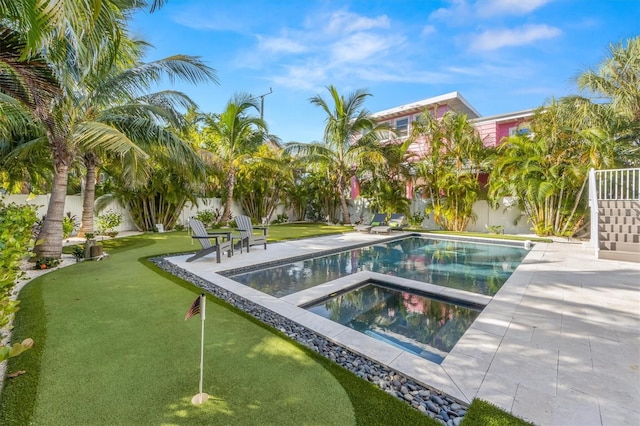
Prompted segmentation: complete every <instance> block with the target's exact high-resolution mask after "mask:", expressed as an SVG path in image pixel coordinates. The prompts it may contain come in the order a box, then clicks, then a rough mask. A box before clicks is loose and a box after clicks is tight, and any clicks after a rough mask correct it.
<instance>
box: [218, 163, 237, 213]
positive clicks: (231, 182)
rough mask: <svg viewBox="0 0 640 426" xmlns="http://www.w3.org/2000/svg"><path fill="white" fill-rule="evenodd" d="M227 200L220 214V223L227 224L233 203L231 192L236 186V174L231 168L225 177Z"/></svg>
mask: <svg viewBox="0 0 640 426" xmlns="http://www.w3.org/2000/svg"><path fill="white" fill-rule="evenodd" d="M226 185H227V199H226V200H225V202H224V211H223V212H222V218H220V222H227V221H228V220H229V219H230V218H231V205H232V203H233V190H234V188H235V186H236V172H235V170H234V169H233V167H232V168H230V169H229V175H228V176H227V182H226Z"/></svg>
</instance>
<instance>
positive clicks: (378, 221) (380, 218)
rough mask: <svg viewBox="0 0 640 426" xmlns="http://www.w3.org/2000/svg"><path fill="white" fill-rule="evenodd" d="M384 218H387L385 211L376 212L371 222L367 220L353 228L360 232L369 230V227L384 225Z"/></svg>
mask: <svg viewBox="0 0 640 426" xmlns="http://www.w3.org/2000/svg"><path fill="white" fill-rule="evenodd" d="M386 220H387V215H386V214H385V213H376V214H375V215H374V216H373V219H371V222H369V224H362V223H361V224H360V225H356V226H355V228H353V229H355V230H356V231H361V232H370V231H371V228H373V227H374V226H380V225H384V224H385V221H386Z"/></svg>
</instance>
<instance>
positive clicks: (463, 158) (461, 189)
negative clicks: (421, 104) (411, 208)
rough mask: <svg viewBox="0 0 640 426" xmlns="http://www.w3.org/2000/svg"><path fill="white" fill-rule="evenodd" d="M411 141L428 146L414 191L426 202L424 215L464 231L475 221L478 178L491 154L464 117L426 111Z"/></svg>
mask: <svg viewBox="0 0 640 426" xmlns="http://www.w3.org/2000/svg"><path fill="white" fill-rule="evenodd" d="M410 139H411V140H412V141H415V140H418V139H424V140H426V141H427V142H428V154H427V155H426V156H425V157H424V158H422V159H421V160H420V161H418V162H417V165H416V167H415V170H416V176H417V177H418V178H420V180H421V181H420V182H419V183H418V184H417V185H416V189H417V190H419V191H420V192H421V193H422V196H423V197H426V198H428V199H429V204H427V207H426V211H425V212H426V213H427V214H428V213H433V216H434V220H435V222H436V223H437V224H438V225H439V226H441V227H442V228H444V229H446V230H452V231H463V230H465V229H466V227H467V225H468V223H469V222H470V221H472V220H475V214H474V212H473V204H474V203H475V202H476V201H477V200H478V198H479V194H480V184H479V180H478V177H479V174H480V172H481V171H482V170H483V167H484V166H485V161H486V158H487V157H488V155H489V154H490V152H491V151H490V150H488V149H485V148H484V147H483V144H482V140H481V139H480V137H479V135H478V134H477V132H476V131H475V129H474V128H473V126H472V125H471V124H470V123H469V122H468V120H467V116H466V115H465V114H460V113H457V112H455V111H447V112H446V113H445V114H444V115H443V116H442V117H441V118H437V116H436V111H433V112H430V111H425V112H423V113H422V114H421V115H420V118H419V120H418V121H416V122H415V123H414V125H413V128H412V133H411V137H410Z"/></svg>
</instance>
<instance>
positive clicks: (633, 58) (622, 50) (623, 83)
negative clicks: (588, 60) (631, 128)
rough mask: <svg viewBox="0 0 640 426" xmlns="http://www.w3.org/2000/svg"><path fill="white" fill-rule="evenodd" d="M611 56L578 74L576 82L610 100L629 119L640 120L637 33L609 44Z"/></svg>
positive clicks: (639, 40)
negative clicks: (623, 40)
mask: <svg viewBox="0 0 640 426" xmlns="http://www.w3.org/2000/svg"><path fill="white" fill-rule="evenodd" d="M609 54H610V56H609V57H608V58H606V59H605V60H604V61H602V63H601V64H600V65H599V66H598V67H597V69H595V70H593V69H590V70H587V71H585V72H584V73H582V74H580V75H579V76H578V78H577V82H578V86H579V87H580V89H583V90H585V91H587V92H589V93H590V94H592V95H594V96H596V97H598V98H600V99H602V98H604V99H606V100H607V101H609V103H610V105H611V107H612V108H613V109H614V110H615V111H617V112H618V113H619V114H621V115H623V116H624V117H626V118H627V119H629V120H632V121H636V122H638V121H640V82H639V81H638V76H640V36H636V37H634V38H631V39H628V40H627V43H626V45H624V44H623V43H617V44H610V45H609Z"/></svg>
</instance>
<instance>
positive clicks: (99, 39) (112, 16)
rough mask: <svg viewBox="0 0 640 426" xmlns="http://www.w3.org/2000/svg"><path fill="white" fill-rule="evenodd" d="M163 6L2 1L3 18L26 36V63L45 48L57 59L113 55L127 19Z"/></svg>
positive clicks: (116, 0) (122, 0)
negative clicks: (83, 52) (81, 54)
mask: <svg viewBox="0 0 640 426" xmlns="http://www.w3.org/2000/svg"><path fill="white" fill-rule="evenodd" d="M164 3H166V0H152V1H146V0H103V1H93V2H86V1H83V2H76V1H65V2H60V1H57V0H0V16H2V18H3V20H4V22H5V23H10V26H11V28H13V29H14V30H15V31H16V32H18V33H20V34H22V35H23V36H24V45H23V46H22V47H21V54H22V56H21V58H22V59H23V60H24V59H27V58H29V57H32V56H34V55H37V54H39V53H41V49H42V48H43V46H46V48H47V52H48V56H49V57H50V58H56V59H57V60H62V59H63V58H67V59H68V58H70V57H73V55H74V54H76V53H78V52H79V51H81V50H86V51H90V52H98V51H102V52H103V53H104V51H105V50H108V51H109V52H108V56H113V55H114V54H115V52H117V50H118V47H119V41H120V40H121V38H122V36H123V32H124V31H123V28H124V27H125V21H126V19H127V18H128V17H129V16H130V15H131V14H133V13H135V12H136V11H138V10H144V9H148V10H149V11H150V12H154V11H155V10H156V9H159V8H160V7H162V5H163V4H164ZM69 55H71V56H69ZM92 62H93V64H94V65H97V64H99V63H100V62H101V61H100V60H99V58H98V56H97V55H96V56H95V57H94V58H93V61H92Z"/></svg>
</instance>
